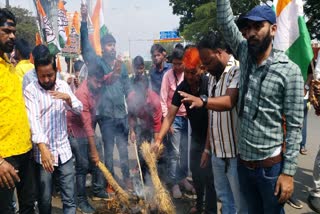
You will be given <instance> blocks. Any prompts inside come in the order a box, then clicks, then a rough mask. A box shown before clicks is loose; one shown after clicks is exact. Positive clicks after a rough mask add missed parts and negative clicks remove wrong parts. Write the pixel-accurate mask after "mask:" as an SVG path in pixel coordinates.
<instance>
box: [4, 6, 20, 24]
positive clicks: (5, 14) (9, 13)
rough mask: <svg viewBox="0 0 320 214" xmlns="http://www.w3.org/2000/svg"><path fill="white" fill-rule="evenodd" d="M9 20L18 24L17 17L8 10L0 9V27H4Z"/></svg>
mask: <svg viewBox="0 0 320 214" xmlns="http://www.w3.org/2000/svg"><path fill="white" fill-rule="evenodd" d="M8 19H10V20H12V21H13V22H14V24H17V20H16V17H15V16H14V15H13V13H12V12H11V11H10V10H8V9H7V8H0V25H3V24H4V23H5V22H6V21H7V20H8Z"/></svg>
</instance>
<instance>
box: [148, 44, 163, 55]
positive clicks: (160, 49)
mask: <svg viewBox="0 0 320 214" xmlns="http://www.w3.org/2000/svg"><path fill="white" fill-rule="evenodd" d="M155 51H158V52H159V53H163V52H166V49H164V47H162V45H160V44H153V45H152V46H151V49H150V54H151V55H152V54H153V53H154V52H155Z"/></svg>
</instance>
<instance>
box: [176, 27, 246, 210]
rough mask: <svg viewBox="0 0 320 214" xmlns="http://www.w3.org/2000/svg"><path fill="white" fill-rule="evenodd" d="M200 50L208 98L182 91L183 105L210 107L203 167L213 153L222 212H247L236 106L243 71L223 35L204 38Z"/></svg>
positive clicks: (212, 157) (202, 158)
mask: <svg viewBox="0 0 320 214" xmlns="http://www.w3.org/2000/svg"><path fill="white" fill-rule="evenodd" d="M197 48H198V49H199V52H200V58H201V61H202V63H203V65H204V66H205V67H206V69H207V71H208V72H209V73H210V74H211V75H210V77H209V85H208V97H209V98H207V97H206V96H204V97H203V96H202V97H195V96H192V95H189V94H186V93H183V92H181V93H180V95H181V96H183V97H184V99H183V102H184V103H189V104H190V105H191V108H194V107H196V108H202V107H204V108H207V109H208V112H209V123H208V124H209V127H208V137H207V142H206V146H205V149H203V151H202V157H201V164H200V165H201V167H205V166H206V165H207V163H208V161H209V155H210V154H211V162H212V169H213V174H214V184H215V189H216V193H217V197H218V199H219V200H220V201H221V203H222V213H239V214H243V213H247V206H246V203H245V201H244V196H243V193H242V192H240V185H239V181H238V172H237V165H238V164H237V155H238V152H237V134H236V127H237V122H238V117H237V111H236V103H237V100H238V94H239V90H238V87H239V77H240V71H239V66H238V61H236V60H235V59H234V57H233V56H232V55H231V54H230V53H229V50H228V47H227V46H226V44H225V42H224V41H223V39H222V38H221V36H220V34H218V33H217V34H211V35H210V36H207V37H205V38H203V39H202V40H201V41H200V42H199V44H198V45H197Z"/></svg>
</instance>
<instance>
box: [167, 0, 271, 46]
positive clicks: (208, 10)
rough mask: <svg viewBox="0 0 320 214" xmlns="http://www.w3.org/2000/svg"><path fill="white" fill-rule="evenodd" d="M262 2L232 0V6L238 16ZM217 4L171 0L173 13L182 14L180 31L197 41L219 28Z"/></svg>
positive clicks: (198, 0) (191, 0)
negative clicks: (216, 18)
mask: <svg viewBox="0 0 320 214" xmlns="http://www.w3.org/2000/svg"><path fill="white" fill-rule="evenodd" d="M266 1H267V0H262V2H266ZM260 2H261V1H260V0H241V1H239V0H231V7H232V9H233V13H234V15H236V16H237V15H240V14H242V13H244V12H247V11H248V10H249V9H251V8H253V7H254V6H256V5H258V4H260ZM215 5H216V3H215V2H213V1H210V0H187V1H185V0H170V6H172V9H173V14H175V15H180V16H181V18H180V26H179V31H180V32H182V33H181V34H182V35H183V36H184V37H185V39H187V40H191V41H197V40H199V39H200V38H201V37H202V36H204V35H206V34H207V33H209V32H211V31H215V30H217V26H216V21H215V17H216V15H215V14H216V9H215V7H216V6H215Z"/></svg>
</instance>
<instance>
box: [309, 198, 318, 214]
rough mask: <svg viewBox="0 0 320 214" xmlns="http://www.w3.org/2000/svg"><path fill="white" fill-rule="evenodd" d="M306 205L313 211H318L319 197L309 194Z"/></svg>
mask: <svg viewBox="0 0 320 214" xmlns="http://www.w3.org/2000/svg"><path fill="white" fill-rule="evenodd" d="M307 202H308V205H309V207H310V209H312V210H313V211H315V212H316V213H320V198H319V197H314V196H312V195H309V197H308V199H307Z"/></svg>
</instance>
